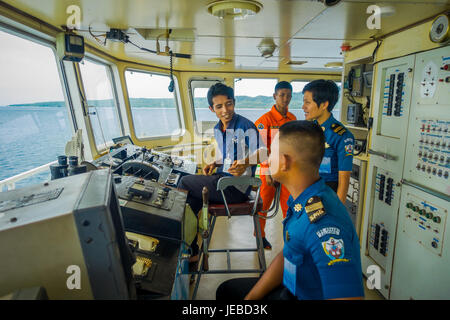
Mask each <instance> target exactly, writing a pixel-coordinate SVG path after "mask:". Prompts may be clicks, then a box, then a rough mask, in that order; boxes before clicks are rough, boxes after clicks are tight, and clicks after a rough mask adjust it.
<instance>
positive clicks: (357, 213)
mask: <svg viewBox="0 0 450 320" xmlns="http://www.w3.org/2000/svg"><path fill="white" fill-rule="evenodd" d="M366 169H367V161H364V160H360V159H357V158H353V168H352V173H351V174H350V183H349V186H348V191H347V199H346V201H345V206H346V208H347V211H348V212H349V213H350V217H351V219H352V222H353V225H354V226H355V229H356V233H357V234H358V236H359V235H360V230H361V220H362V219H361V217H362V213H363V199H364V186H365V185H364V183H365V181H366Z"/></svg>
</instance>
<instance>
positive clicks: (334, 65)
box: [324, 61, 343, 68]
mask: <svg viewBox="0 0 450 320" xmlns="http://www.w3.org/2000/svg"><path fill="white" fill-rule="evenodd" d="M342 65H343V64H342V62H337V61H336V62H328V63H325V64H324V67H325V68H342Z"/></svg>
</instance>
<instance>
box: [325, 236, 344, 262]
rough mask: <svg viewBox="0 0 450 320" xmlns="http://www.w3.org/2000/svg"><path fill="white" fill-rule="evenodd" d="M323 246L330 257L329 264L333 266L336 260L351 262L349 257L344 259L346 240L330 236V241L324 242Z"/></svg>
mask: <svg viewBox="0 0 450 320" xmlns="http://www.w3.org/2000/svg"><path fill="white" fill-rule="evenodd" d="M322 248H323V251H324V252H325V254H326V255H327V256H328V258H330V262H328V265H329V266H331V265H333V264H335V263H336V262H349V261H350V260H349V259H344V255H345V250H344V241H342V239H335V238H333V237H330V239H328V241H324V242H322Z"/></svg>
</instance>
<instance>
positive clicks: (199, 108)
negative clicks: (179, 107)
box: [189, 78, 224, 135]
mask: <svg viewBox="0 0 450 320" xmlns="http://www.w3.org/2000/svg"><path fill="white" fill-rule="evenodd" d="M218 82H221V83H223V82H224V79H211V78H209V79H208V78H206V79H192V80H191V81H190V82H189V85H190V88H191V91H190V92H191V99H192V106H193V107H194V121H195V130H196V133H198V134H204V135H214V126H215V125H216V123H217V121H218V119H217V116H216V114H215V113H214V112H211V110H209V103H208V98H207V95H208V90H209V88H210V87H211V86H213V85H214V84H216V83H218Z"/></svg>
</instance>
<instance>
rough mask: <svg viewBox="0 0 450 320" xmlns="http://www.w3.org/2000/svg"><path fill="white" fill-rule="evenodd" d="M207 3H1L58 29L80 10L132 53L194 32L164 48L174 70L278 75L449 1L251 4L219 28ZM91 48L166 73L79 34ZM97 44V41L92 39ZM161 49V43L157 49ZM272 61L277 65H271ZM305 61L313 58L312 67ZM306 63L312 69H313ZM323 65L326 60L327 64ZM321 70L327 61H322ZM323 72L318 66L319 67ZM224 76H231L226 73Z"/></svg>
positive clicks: (151, 59) (280, 0) (87, 22)
mask: <svg viewBox="0 0 450 320" xmlns="http://www.w3.org/2000/svg"><path fill="white" fill-rule="evenodd" d="M211 1H212V0H164V1H162V0H78V1H73V0H4V2H6V3H8V4H10V5H12V6H15V7H17V8H18V9H20V10H23V11H25V12H27V13H29V14H31V15H33V16H35V17H37V18H39V19H42V20H45V21H47V22H49V23H50V24H52V25H54V26H57V27H59V26H61V25H65V24H66V22H67V18H68V14H67V12H66V9H67V8H68V6H70V5H73V4H77V5H79V7H80V9H81V15H82V23H81V28H82V29H83V30H87V28H88V27H89V26H91V27H92V29H93V31H94V34H96V35H101V34H104V33H105V31H106V30H109V28H111V27H114V28H120V29H124V30H128V33H129V36H130V39H131V40H132V41H133V42H134V43H137V44H138V45H139V46H143V47H146V48H148V49H151V50H155V49H156V41H155V40H144V39H143V38H142V37H141V36H140V35H138V34H137V33H136V32H135V31H134V29H132V28H166V27H169V28H195V30H196V35H197V38H196V41H195V42H179V41H169V46H170V48H171V49H172V50H173V51H175V52H181V53H188V54H192V55H193V57H192V59H191V60H190V61H189V60H183V59H174V68H180V69H189V70H193V69H204V68H209V67H210V66H211V64H209V63H208V62H207V61H208V59H209V58H210V57H224V56H225V57H232V58H233V59H234V63H233V64H230V65H228V66H227V67H221V68H232V67H233V66H236V67H239V68H241V67H242V68H258V67H260V68H261V69H265V68H275V69H276V68H280V70H281V69H283V70H284V68H285V67H284V66H283V64H278V60H279V59H282V58H291V59H303V58H305V57H308V58H311V59H308V61H311V62H309V63H308V64H304V65H302V66H293V67H292V68H293V69H294V68H295V70H297V69H298V70H306V69H309V68H318V67H319V65H320V64H322V61H321V59H322V58H323V59H325V60H326V59H332V58H334V59H335V60H334V61H336V60H339V59H342V57H341V55H340V46H341V44H342V43H343V42H344V41H345V42H350V43H351V44H352V45H353V46H355V45H358V44H361V43H363V42H365V41H368V40H369V39H370V37H371V36H373V35H377V36H379V35H382V34H385V33H388V32H391V31H393V30H397V29H399V28H401V27H404V26H407V25H410V24H412V23H414V22H417V21H420V20H422V19H425V18H429V17H433V16H435V15H437V14H438V13H440V12H442V11H444V10H445V9H450V0H429V1H426V0H385V1H364V0H343V1H342V2H341V3H339V4H337V5H336V6H333V7H328V8H327V7H325V6H324V5H323V4H321V3H319V2H317V1H311V0H258V1H259V2H261V4H262V5H263V10H262V11H261V12H260V13H259V14H257V15H256V16H252V17H249V18H247V19H244V20H241V21H230V20H221V19H218V18H216V17H214V16H212V15H210V14H209V13H208V12H207V9H206V8H207V4H208V3H210V2H211ZM373 3H376V4H377V5H379V6H380V7H392V9H391V10H390V11H391V13H392V12H393V15H391V16H385V17H382V20H381V29H380V30H370V29H368V28H367V25H366V20H367V18H368V17H369V14H367V13H366V10H367V7H368V6H369V5H371V4H373ZM83 35H84V36H86V39H87V41H88V42H90V43H91V44H93V45H95V46H98V47H99V48H100V49H104V50H105V49H106V50H107V51H108V53H110V54H111V55H113V56H115V57H117V58H119V59H123V60H126V59H128V58H130V57H132V58H139V59H142V60H143V61H147V62H148V63H150V64H152V63H154V64H162V65H164V66H166V64H167V63H166V60H168V58H167V57H157V56H155V55H152V54H149V53H145V52H139V50H138V49H137V48H135V47H134V46H132V45H131V44H127V45H125V46H124V45H123V44H120V43H111V42H110V41H108V42H107V44H106V46H103V45H102V44H99V43H97V41H96V40H95V39H94V38H93V37H91V36H90V35H89V33H88V32H87V31H85V32H83ZM264 37H273V38H274V41H275V43H276V44H277V46H278V48H277V49H276V50H275V52H274V56H275V58H271V59H267V60H264V59H262V58H261V56H260V52H259V51H258V49H257V45H258V44H259V42H260V41H261V39H262V38H264ZM99 39H100V42H103V39H104V38H102V37H100V38H99ZM160 44H161V46H162V49H163V48H164V46H165V41H162V42H161V43H160ZM278 57H280V58H278ZM312 58H315V59H314V60H313V59H312ZM313 61H314V62H313ZM329 61H330V60H329ZM327 62H328V61H327ZM322 65H323V64H322ZM230 70H231V69H230Z"/></svg>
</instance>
